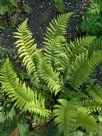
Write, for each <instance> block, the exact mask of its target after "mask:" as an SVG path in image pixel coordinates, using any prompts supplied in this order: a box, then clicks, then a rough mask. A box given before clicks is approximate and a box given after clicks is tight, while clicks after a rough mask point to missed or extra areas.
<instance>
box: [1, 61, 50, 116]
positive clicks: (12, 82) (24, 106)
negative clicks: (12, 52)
mask: <svg viewBox="0 0 102 136" xmlns="http://www.w3.org/2000/svg"><path fill="white" fill-rule="evenodd" d="M0 82H1V84H2V88H3V91H5V92H6V94H7V95H8V96H9V97H10V98H11V100H12V101H14V102H15V105H16V106H17V107H18V108H19V109H20V110H21V112H25V111H29V112H34V113H36V114H39V115H41V116H42V117H48V115H49V112H48V111H47V110H46V109H45V106H44V99H43V98H42V97H41V96H39V95H38V94H37V92H36V91H35V92H33V91H32V90H31V89H30V88H29V87H26V85H25V83H21V81H20V80H19V79H18V78H17V75H16V74H15V72H14V71H13V69H12V67H11V65H10V63H9V61H8V60H7V61H6V62H5V64H4V66H3V67H2V69H1V71H0Z"/></svg>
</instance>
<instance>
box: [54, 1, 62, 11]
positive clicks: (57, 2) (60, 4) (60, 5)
mask: <svg viewBox="0 0 102 136" xmlns="http://www.w3.org/2000/svg"><path fill="white" fill-rule="evenodd" d="M55 7H56V10H57V11H58V12H61V13H62V12H64V1H63V0H55Z"/></svg>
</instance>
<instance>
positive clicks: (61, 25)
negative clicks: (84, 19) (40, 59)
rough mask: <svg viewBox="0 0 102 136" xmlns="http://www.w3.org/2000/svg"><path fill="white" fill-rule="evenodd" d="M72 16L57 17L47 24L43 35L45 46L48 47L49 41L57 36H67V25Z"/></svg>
mask: <svg viewBox="0 0 102 136" xmlns="http://www.w3.org/2000/svg"><path fill="white" fill-rule="evenodd" d="M71 15H72V13H66V14H62V15H59V16H58V17H57V19H54V20H52V22H51V23H50V24H49V27H47V31H46V34H45V38H44V39H45V42H44V43H45V44H46V45H49V43H50V40H51V39H54V38H56V37H57V36H59V35H60V36H64V35H65V34H67V31H66V30H67V24H68V19H69V17H70V16H71Z"/></svg>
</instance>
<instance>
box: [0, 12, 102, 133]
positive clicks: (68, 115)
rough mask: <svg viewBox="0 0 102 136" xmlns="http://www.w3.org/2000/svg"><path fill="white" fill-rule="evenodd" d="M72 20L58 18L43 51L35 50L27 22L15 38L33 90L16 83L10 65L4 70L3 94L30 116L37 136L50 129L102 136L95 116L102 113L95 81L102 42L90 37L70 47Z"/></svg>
mask: <svg viewBox="0 0 102 136" xmlns="http://www.w3.org/2000/svg"><path fill="white" fill-rule="evenodd" d="M70 16H71V13H66V14H63V15H60V16H58V17H57V19H54V20H53V21H52V22H51V23H50V25H49V27H47V31H46V34H45V37H44V42H43V44H44V45H46V46H45V47H44V48H43V49H39V48H37V44H36V43H35V40H34V39H33V38H32V33H31V31H30V30H29V28H28V27H27V20H25V21H24V22H23V23H22V24H21V25H20V26H19V27H18V29H17V32H15V33H14V37H15V38H16V39H17V40H16V43H15V45H16V47H17V49H18V54H19V57H20V59H21V60H22V64H23V65H24V66H25V68H26V70H27V74H28V76H29V80H31V82H30V84H29V86H27V85H26V83H25V82H22V81H21V80H20V79H19V78H18V76H17V75H16V73H15V72H14V70H13V68H12V65H11V63H10V61H9V60H8V59H7V60H6V61H5V63H4V65H3V67H2V68H1V70H0V82H1V85H2V89H1V92H2V93H1V94H4V93H6V95H7V96H8V98H10V100H11V101H12V102H13V103H14V106H16V107H17V108H18V109H19V110H20V113H22V114H24V113H31V115H32V116H33V117H34V118H33V121H34V122H33V123H32V125H33V127H34V129H35V130H40V132H39V131H37V132H38V135H41V133H44V134H45V133H46V132H47V129H46V127H47V126H49V125H50V124H51V125H54V124H55V125H58V130H59V132H60V133H61V134H62V133H63V134H64V136H68V135H69V136H72V134H73V132H76V131H80V129H81V130H83V129H84V132H85V133H86V134H87V133H90V132H91V133H96V132H100V124H98V123H97V122H99V119H98V117H97V116H96V115H95V114H94V112H96V111H97V112H100V111H101V110H102V93H101V92H102V89H101V87H100V86H99V85H95V84H94V82H93V79H91V77H92V74H93V72H94V71H95V69H96V67H97V66H98V65H99V64H100V63H101V62H102V51H101V48H102V39H101V38H97V39H96V37H93V36H86V37H81V38H77V39H74V40H73V41H67V39H66V37H65V36H66V34H67V23H68V19H69V17H70ZM28 82H29V81H28ZM45 119H46V120H45ZM21 126H22V125H21ZM25 128H26V127H24V130H25ZM22 130H23V129H22ZM54 132H55V135H57V131H55V130H54ZM34 134H36V132H34ZM63 134H62V135H63ZM80 134H81V135H82V133H80ZM58 135H60V134H59V133H58Z"/></svg>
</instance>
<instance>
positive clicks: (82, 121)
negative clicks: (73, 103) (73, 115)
mask: <svg viewBox="0 0 102 136" xmlns="http://www.w3.org/2000/svg"><path fill="white" fill-rule="evenodd" d="M77 125H79V126H82V127H83V128H85V129H87V130H89V131H97V130H98V129H99V127H98V124H97V123H96V119H95V118H94V117H93V116H91V115H90V112H89V110H87V109H86V108H84V107H81V108H79V109H78V110H77Z"/></svg>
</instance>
